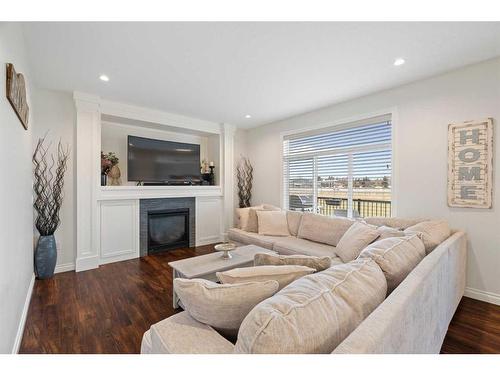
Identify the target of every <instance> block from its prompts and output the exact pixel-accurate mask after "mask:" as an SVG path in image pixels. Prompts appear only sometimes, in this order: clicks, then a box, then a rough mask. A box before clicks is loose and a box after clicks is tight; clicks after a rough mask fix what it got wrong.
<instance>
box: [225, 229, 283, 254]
mask: <svg viewBox="0 0 500 375" xmlns="http://www.w3.org/2000/svg"><path fill="white" fill-rule="evenodd" d="M227 235H228V238H229V239H230V240H231V241H234V242H238V243H241V244H245V245H257V246H260V247H263V248H265V249H269V250H272V249H273V244H274V243H275V242H276V241H278V240H282V239H284V238H286V237H276V236H263V235H260V234H258V233H253V232H245V231H244V230H242V229H237V228H232V229H229V230H228V232H227Z"/></svg>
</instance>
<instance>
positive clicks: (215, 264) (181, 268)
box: [168, 245, 276, 309]
mask: <svg viewBox="0 0 500 375" xmlns="http://www.w3.org/2000/svg"><path fill="white" fill-rule="evenodd" d="M257 253H266V254H276V251H273V250H269V249H265V248H263V247H259V246H255V245H246V246H240V247H238V248H237V249H236V250H233V251H231V256H232V258H230V259H224V258H222V254H221V253H220V252H215V253H210V254H205V255H200V256H197V257H192V258H187V259H181V260H176V261H175V262H170V263H168V265H169V266H170V267H172V269H173V279H175V278H176V277H182V278H184V279H195V278H199V279H206V280H210V281H217V276H216V275H215V273H216V272H221V271H227V270H230V269H233V268H239V267H250V266H253V257H254V255H255V254H257ZM173 279H172V281H173ZM172 292H173V296H172V297H173V298H172V301H173V305H174V309H176V308H177V307H179V298H178V297H177V294H176V293H175V290H174V288H173V287H172Z"/></svg>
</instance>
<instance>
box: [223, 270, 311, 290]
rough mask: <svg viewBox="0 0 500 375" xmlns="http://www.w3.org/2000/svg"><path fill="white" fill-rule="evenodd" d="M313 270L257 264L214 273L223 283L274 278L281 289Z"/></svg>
mask: <svg viewBox="0 0 500 375" xmlns="http://www.w3.org/2000/svg"><path fill="white" fill-rule="evenodd" d="M315 271H316V270H315V269H314V268H309V267H305V266H257V267H244V268H234V269H232V270H229V271H224V272H217V273H216V275H217V278H218V279H219V281H220V282H221V283H223V284H236V283H245V282H250V281H267V280H276V281H277V282H278V283H279V289H283V288H284V287H285V286H287V285H288V284H290V283H291V282H292V281H295V280H297V279H300V278H301V277H302V276H305V275H309V274H311V273H314V272H315Z"/></svg>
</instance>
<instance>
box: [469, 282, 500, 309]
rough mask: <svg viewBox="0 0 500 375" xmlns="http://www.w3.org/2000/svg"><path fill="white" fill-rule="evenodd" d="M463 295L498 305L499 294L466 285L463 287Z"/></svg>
mask: <svg viewBox="0 0 500 375" xmlns="http://www.w3.org/2000/svg"><path fill="white" fill-rule="evenodd" d="M464 296H466V297H470V298H473V299H477V300H479V301H483V302H489V303H493V304H495V305H499V306H500V294H496V293H491V292H485V291H482V290H479V289H474V288H469V287H467V288H465V293H464Z"/></svg>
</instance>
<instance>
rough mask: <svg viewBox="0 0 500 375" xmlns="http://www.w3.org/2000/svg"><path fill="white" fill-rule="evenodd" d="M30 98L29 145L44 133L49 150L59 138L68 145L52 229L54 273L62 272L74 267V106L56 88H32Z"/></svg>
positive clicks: (66, 95) (54, 150) (54, 148)
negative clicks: (60, 199)
mask: <svg viewBox="0 0 500 375" xmlns="http://www.w3.org/2000/svg"><path fill="white" fill-rule="evenodd" d="M32 98H33V108H34V113H35V116H36V128H35V129H34V130H33V143H34V145H33V147H34V146H35V144H36V142H37V141H38V138H40V137H43V136H45V135H47V138H46V139H47V143H48V142H52V149H51V151H52V153H55V152H56V146H57V143H58V142H59V140H61V141H62V144H63V145H64V146H67V145H69V147H70V156H69V160H68V169H67V171H66V175H65V178H64V200H63V205H62V207H61V212H60V218H61V225H60V226H59V228H58V229H57V231H56V232H55V237H56V244H57V265H56V272H63V271H68V270H72V269H74V267H75V256H76V201H75V198H74V197H75V195H76V184H75V181H74V180H75V177H76V175H75V171H76V158H75V155H76V150H75V144H76V139H75V127H76V119H75V116H76V115H75V106H74V103H73V98H72V96H71V94H69V93H65V92H60V91H52V90H42V89H38V88H35V89H34V90H33V95H32Z"/></svg>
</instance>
